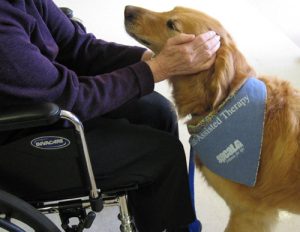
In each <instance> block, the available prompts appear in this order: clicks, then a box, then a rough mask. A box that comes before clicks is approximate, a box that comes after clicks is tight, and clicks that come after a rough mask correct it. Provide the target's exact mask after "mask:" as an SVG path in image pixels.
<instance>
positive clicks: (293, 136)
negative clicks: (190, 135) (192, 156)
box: [125, 6, 300, 232]
mask: <svg viewBox="0 0 300 232" xmlns="http://www.w3.org/2000/svg"><path fill="white" fill-rule="evenodd" d="M126 11H127V12H126ZM126 11H125V16H126V17H125V18H126V19H125V20H126V21H125V26H126V30H127V32H128V33H129V34H130V35H131V36H132V37H134V38H135V39H136V40H137V41H139V42H141V43H142V44H144V45H146V46H147V47H149V48H150V49H151V50H153V51H154V52H155V53H159V51H160V50H161V49H162V47H163V46H164V44H165V43H166V41H167V40H168V39H169V38H170V37H172V36H174V35H176V34H177V33H181V32H183V33H188V34H195V35H198V34H201V33H203V32H206V31H209V30H213V31H215V32H216V33H217V34H218V35H220V37H221V47H220V49H219V50H218V52H217V57H216V61H215V63H214V65H213V66H212V67H211V68H210V69H209V70H206V71H203V72H200V73H197V74H195V75H191V76H187V77H184V78H182V77H178V78H173V79H171V80H170V83H171V85H172V86H173V92H172V93H173V97H174V101H175V104H176V107H177V109H178V114H179V116H180V117H185V116H187V115H198V116H199V115H200V116H205V115H208V114H209V113H210V112H211V111H212V110H214V109H216V108H217V107H218V106H219V105H220V104H221V103H222V102H223V101H224V99H225V98H226V97H227V96H228V95H229V94H230V93H232V91H233V90H234V89H236V87H237V86H239V85H240V84H241V83H242V82H243V81H244V80H245V78H247V77H249V76H253V75H255V72H254V70H253V68H252V67H250V66H249V64H248V63H247V61H246V59H245V58H244V56H243V55H242V54H241V52H240V51H239V50H238V49H237V47H236V45H235V43H234V41H233V39H232V37H231V36H230V35H229V33H228V32H227V31H226V30H225V29H224V27H223V26H222V25H221V24H220V23H219V22H218V21H217V20H215V19H213V18H212V17H210V16H208V15H206V14H204V13H202V12H199V11H196V10H193V9H187V8H183V7H176V8H174V9H173V10H171V11H169V12H162V13H158V12H153V11H149V10H146V9H143V8H138V7H131V6H129V7H127V8H126ZM257 78H258V79H260V80H261V81H263V82H264V83H265V85H266V89H267V103H266V109H265V126H264V134H263V144H262V150H261V161H260V166H259V170H258V176H257V182H256V185H255V186H254V187H247V186H245V185H242V184H238V183H235V182H232V181H229V180H227V179H225V178H223V177H220V176H218V175H216V174H215V173H213V172H211V171H210V170H209V169H208V168H206V167H205V166H203V165H201V163H200V161H199V160H196V161H197V167H198V168H199V169H200V170H201V172H202V174H203V176H204V177H205V179H206V180H207V182H208V184H209V185H210V186H212V187H213V188H214V189H215V191H216V192H217V193H218V194H219V195H220V196H221V197H222V198H223V199H224V200H225V202H226V203H227V205H228V206H229V208H230V211H231V214H230V219H229V222H228V225H227V227H226V230H225V231H227V232H248V231H249V232H263V231H264V232H268V231H271V229H272V226H273V225H274V224H275V222H276V219H277V217H278V212H279V210H286V211H289V212H292V213H296V214H299V213H300V150H299V149H300V146H299V145H300V133H299V132H300V128H299V123H300V92H299V91H298V90H296V89H295V88H293V87H292V86H291V85H290V84H289V83H288V82H287V81H285V80H279V79H277V78H273V77H269V76H259V77H257ZM188 123H193V118H192V119H191V121H189V122H188ZM212 223H213V222H212Z"/></svg>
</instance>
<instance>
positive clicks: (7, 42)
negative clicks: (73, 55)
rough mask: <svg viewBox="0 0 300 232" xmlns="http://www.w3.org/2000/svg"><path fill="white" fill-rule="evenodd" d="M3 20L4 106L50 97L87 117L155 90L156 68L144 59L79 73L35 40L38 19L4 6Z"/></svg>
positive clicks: (0, 89)
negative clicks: (94, 72) (96, 72)
mask: <svg viewBox="0 0 300 232" xmlns="http://www.w3.org/2000/svg"><path fill="white" fill-rule="evenodd" d="M24 17H25V16H24ZM1 20H2V21H4V22H3V23H0V54H1V56H0V105H1V106H7V105H11V104H24V103H32V102H41V101H50V102H55V103H57V104H58V105H59V106H60V107H62V108H63V109H66V110H70V111H72V112H74V113H75V114H77V115H78V116H79V118H80V119H81V120H87V119H90V118H93V117H95V116H98V115H101V114H104V113H106V112H109V111H111V110H113V109H115V108H117V107H119V106H121V105H122V104H124V103H125V102H127V101H129V100H131V99H134V98H137V97H139V96H143V95H146V94H148V93H150V92H151V91H153V87H154V83H153V77H152V73H151V70H150V69H149V67H148V65H147V64H146V63H144V62H138V63H135V64H132V65H129V66H126V67H123V68H120V69H118V70H116V71H113V72H110V73H105V74H101V75H94V76H91V75H78V74H77V73H76V72H75V71H73V70H71V69H69V68H68V67H66V66H65V65H63V64H61V63H60V62H57V61H56V60H55V59H54V60H51V59H49V58H47V57H46V56H45V55H44V54H42V52H41V51H40V49H39V48H38V47H37V46H36V45H34V44H33V43H32V42H31V39H32V36H33V34H34V33H37V25H36V22H35V21H34V20H28V22H27V23H25V22H26V19H25V18H22V15H21V14H20V13H19V12H16V13H14V12H13V11H12V13H10V12H9V13H7V12H6V11H4V12H3V14H2V16H1V17H0V21H1ZM29 35H31V37H30V36H29Z"/></svg>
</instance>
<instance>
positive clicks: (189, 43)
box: [146, 31, 220, 82]
mask: <svg viewBox="0 0 300 232" xmlns="http://www.w3.org/2000/svg"><path fill="white" fill-rule="evenodd" d="M219 47H220V37H219V36H218V35H216V33H215V32H213V31H209V32H206V33H203V34H200V35H198V36H195V35H191V34H179V35H177V36H175V37H172V38H170V39H169V40H168V41H167V43H166V44H165V46H164V48H163V49H162V50H161V52H160V53H159V54H157V55H156V56H155V58H153V59H151V60H146V63H147V64H148V65H149V66H150V69H151V71H152V73H153V77H154V81H155V82H159V81H162V80H165V79H168V78H171V77H173V76H179V75H189V74H194V73H197V72H200V71H203V70H206V69H208V68H210V67H211V66H212V64H213V63H214V61H215V57H216V51H217V50H218V49H219Z"/></svg>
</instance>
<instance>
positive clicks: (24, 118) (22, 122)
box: [0, 103, 60, 131]
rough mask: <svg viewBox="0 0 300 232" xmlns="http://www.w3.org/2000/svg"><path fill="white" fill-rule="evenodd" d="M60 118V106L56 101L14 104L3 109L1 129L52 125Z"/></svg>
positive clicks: (0, 120)
mask: <svg viewBox="0 0 300 232" xmlns="http://www.w3.org/2000/svg"><path fill="white" fill-rule="evenodd" d="M59 118H60V108H59V107H58V106H57V105H56V104H54V103H39V104H34V105H22V106H14V107H11V108H7V109H4V110H1V112H0V131H7V130H15V129H24V128H30V127H38V126H46V125H51V124H53V123H55V122H56V121H58V120H59Z"/></svg>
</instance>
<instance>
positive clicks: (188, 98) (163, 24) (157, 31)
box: [125, 6, 254, 117]
mask: <svg viewBox="0 0 300 232" xmlns="http://www.w3.org/2000/svg"><path fill="white" fill-rule="evenodd" d="M125 28H126V31H127V33H128V34H129V35H131V36H132V37H133V38H135V39H136V40H137V41H138V42H140V43H142V44H143V45H145V46H146V47H148V48H149V49H151V50H152V51H153V52H154V53H156V54H158V53H159V52H160V50H161V49H162V48H163V46H164V45H165V43H166V41H167V40H168V39H169V38H171V37H173V36H175V35H176V34H178V33H187V34H195V35H199V34H202V33H204V32H207V31H210V30H212V31H215V32H216V33H217V34H218V35H220V37H221V47H220V49H219V50H218V52H217V57H216V61H215V63H214V65H213V66H212V67H211V68H210V69H208V70H205V71H203V72H200V73H198V74H196V75H191V76H188V77H176V78H172V79H171V80H170V81H171V83H172V85H173V97H174V99H175V103H176V105H177V107H178V112H179V115H180V116H181V117H184V116H186V115H188V114H191V113H192V114H193V113H194V114H203V113H205V112H207V111H210V110H212V109H213V108H215V107H217V106H218V105H219V104H220V103H221V102H222V101H223V100H224V98H226V96H227V95H228V94H229V92H230V90H231V89H232V88H234V85H237V84H238V83H239V82H240V81H241V79H243V78H245V77H247V76H249V75H252V74H254V72H253V70H252V69H251V67H250V66H249V65H248V64H247V62H246V60H245V58H244V57H243V55H242V54H241V53H240V52H239V51H238V50H237V48H236V45H235V43H234V41H233V40H232V38H231V36H230V35H229V33H228V32H227V31H226V30H225V29H224V27H223V26H222V25H221V24H220V23H219V22H218V21H217V20H215V19H213V18H212V17H210V16H208V15H206V14H204V13H202V12H199V11H196V10H193V9H189V8H184V7H176V8H174V9H173V10H171V11H168V12H153V11H150V10H147V9H143V8H139V7H133V6H127V7H126V9H125Z"/></svg>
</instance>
